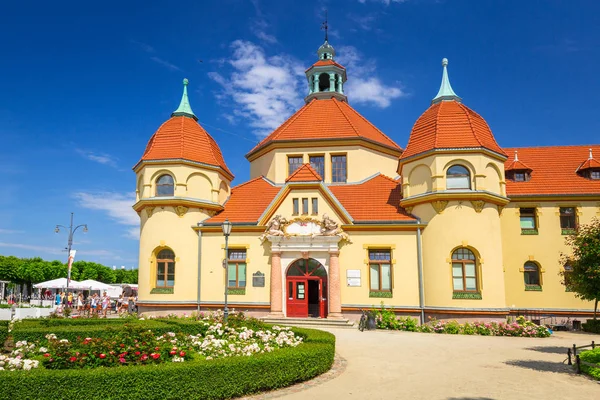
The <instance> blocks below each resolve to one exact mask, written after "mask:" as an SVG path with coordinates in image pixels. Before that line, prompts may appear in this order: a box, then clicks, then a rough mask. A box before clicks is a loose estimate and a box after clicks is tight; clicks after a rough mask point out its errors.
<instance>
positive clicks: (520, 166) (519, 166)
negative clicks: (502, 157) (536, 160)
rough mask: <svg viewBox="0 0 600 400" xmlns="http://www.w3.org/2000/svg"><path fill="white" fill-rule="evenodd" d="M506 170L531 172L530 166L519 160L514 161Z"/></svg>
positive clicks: (506, 166)
mask: <svg viewBox="0 0 600 400" xmlns="http://www.w3.org/2000/svg"><path fill="white" fill-rule="evenodd" d="M504 169H505V170H506V171H522V170H527V171H531V168H529V166H527V165H526V164H525V163H524V162H523V161H521V160H517V161H514V160H513V162H512V163H510V164H508V165H505V167H504Z"/></svg>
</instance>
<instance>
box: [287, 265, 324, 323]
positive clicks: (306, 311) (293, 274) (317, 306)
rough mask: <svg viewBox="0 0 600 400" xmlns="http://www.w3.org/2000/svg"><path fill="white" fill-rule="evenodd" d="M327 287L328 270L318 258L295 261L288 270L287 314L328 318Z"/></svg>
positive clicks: (289, 315)
mask: <svg viewBox="0 0 600 400" xmlns="http://www.w3.org/2000/svg"><path fill="white" fill-rule="evenodd" d="M327 289H328V285H327V271H325V268H324V267H323V266H322V265H321V264H320V263H319V262H318V261H317V260H314V259H312V258H311V259H308V260H304V259H302V260H297V261H295V262H294V263H293V264H292V265H290V267H289V268H288V272H287V279H286V298H287V301H286V306H287V307H286V308H287V313H286V314H287V316H288V317H297V318H306V317H309V316H310V317H320V318H326V317H327V311H328V308H327V298H328V291H327Z"/></svg>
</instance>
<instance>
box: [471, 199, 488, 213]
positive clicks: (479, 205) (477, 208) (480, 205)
mask: <svg viewBox="0 0 600 400" xmlns="http://www.w3.org/2000/svg"><path fill="white" fill-rule="evenodd" d="M471 204H472V205H473V208H474V209H475V212H476V213H480V212H481V211H483V207H485V201H483V200H471Z"/></svg>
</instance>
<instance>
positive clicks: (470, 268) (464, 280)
mask: <svg viewBox="0 0 600 400" xmlns="http://www.w3.org/2000/svg"><path fill="white" fill-rule="evenodd" d="M452 286H453V288H454V291H455V292H477V291H478V285H477V264H476V259H475V254H473V252H472V251H471V250H469V249H467V248H465V247H461V248H459V249H456V250H455V251H454V253H452Z"/></svg>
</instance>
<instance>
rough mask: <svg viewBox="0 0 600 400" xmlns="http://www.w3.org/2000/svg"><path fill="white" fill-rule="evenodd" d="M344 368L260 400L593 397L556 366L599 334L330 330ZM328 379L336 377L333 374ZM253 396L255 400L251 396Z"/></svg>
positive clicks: (583, 382)
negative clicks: (570, 351) (538, 336)
mask: <svg viewBox="0 0 600 400" xmlns="http://www.w3.org/2000/svg"><path fill="white" fill-rule="evenodd" d="M330 332H332V333H334V334H335V335H336V337H337V352H338V353H339V355H340V356H341V357H343V358H344V359H345V360H346V363H345V368H342V369H341V371H340V372H339V373H338V374H337V376H334V377H333V378H331V379H323V382H321V383H319V382H318V381H317V382H315V383H312V384H311V383H309V384H300V385H297V386H295V387H293V388H289V389H284V390H282V391H280V392H272V393H270V394H268V395H266V396H264V397H265V398H276V397H279V398H286V399H336V400H342V399H351V398H355V399H409V400H419V399H427V400H438V399H439V400H492V399H493V400H503V399H519V400H521V399H562V398H578V399H590V400H592V399H600V384H598V383H596V382H594V381H592V380H590V379H587V378H585V377H582V376H577V375H575V374H573V373H571V370H570V369H569V367H567V366H566V365H565V364H562V361H563V360H564V359H565V358H566V347H568V346H572V345H573V343H577V344H578V345H583V344H589V343H591V341H592V340H595V341H596V343H600V335H588V334H578V333H565V332H557V333H555V334H554V335H553V336H552V337H550V338H547V339H532V338H513V337H485V336H463V335H438V334H427V333H411V332H389V331H375V332H363V333H360V332H359V331H358V330H354V329H331V330H330ZM334 375H335V374H334ZM257 397H259V396H257Z"/></svg>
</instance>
